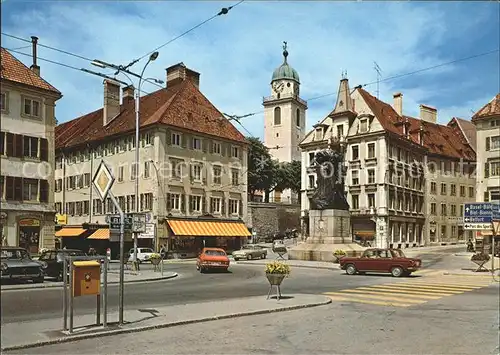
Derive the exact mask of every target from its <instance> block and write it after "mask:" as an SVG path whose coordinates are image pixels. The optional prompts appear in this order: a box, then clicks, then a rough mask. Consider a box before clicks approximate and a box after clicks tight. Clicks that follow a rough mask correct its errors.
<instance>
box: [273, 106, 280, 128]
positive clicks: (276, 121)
mask: <svg viewBox="0 0 500 355" xmlns="http://www.w3.org/2000/svg"><path fill="white" fill-rule="evenodd" d="M280 124H281V108H280V107H276V108H275V109H274V125H275V126H278V125H280Z"/></svg>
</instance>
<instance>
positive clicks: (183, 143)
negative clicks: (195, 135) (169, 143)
mask: <svg viewBox="0 0 500 355" xmlns="http://www.w3.org/2000/svg"><path fill="white" fill-rule="evenodd" d="M188 141H189V136H187V135H186V134H183V135H182V137H181V146H182V148H187V143H188Z"/></svg>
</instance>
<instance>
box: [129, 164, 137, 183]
mask: <svg viewBox="0 0 500 355" xmlns="http://www.w3.org/2000/svg"><path fill="white" fill-rule="evenodd" d="M136 176H137V164H136V163H132V165H131V166H130V180H135V177H136Z"/></svg>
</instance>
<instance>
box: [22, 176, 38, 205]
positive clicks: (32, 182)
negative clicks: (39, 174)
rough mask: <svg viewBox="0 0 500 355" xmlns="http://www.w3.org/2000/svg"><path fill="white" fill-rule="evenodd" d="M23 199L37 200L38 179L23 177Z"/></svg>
mask: <svg viewBox="0 0 500 355" xmlns="http://www.w3.org/2000/svg"><path fill="white" fill-rule="evenodd" d="M23 200H24V201H37V200H38V180H36V179H23Z"/></svg>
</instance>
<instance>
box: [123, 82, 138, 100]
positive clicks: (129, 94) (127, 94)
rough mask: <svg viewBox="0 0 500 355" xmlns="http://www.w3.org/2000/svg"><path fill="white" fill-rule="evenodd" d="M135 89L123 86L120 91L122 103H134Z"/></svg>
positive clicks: (130, 86)
mask: <svg viewBox="0 0 500 355" xmlns="http://www.w3.org/2000/svg"><path fill="white" fill-rule="evenodd" d="M134 94H135V88H134V86H133V85H129V86H125V87H124V88H123V89H122V98H123V103H124V104H125V103H129V102H133V101H134Z"/></svg>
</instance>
